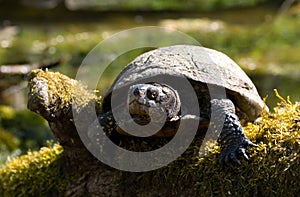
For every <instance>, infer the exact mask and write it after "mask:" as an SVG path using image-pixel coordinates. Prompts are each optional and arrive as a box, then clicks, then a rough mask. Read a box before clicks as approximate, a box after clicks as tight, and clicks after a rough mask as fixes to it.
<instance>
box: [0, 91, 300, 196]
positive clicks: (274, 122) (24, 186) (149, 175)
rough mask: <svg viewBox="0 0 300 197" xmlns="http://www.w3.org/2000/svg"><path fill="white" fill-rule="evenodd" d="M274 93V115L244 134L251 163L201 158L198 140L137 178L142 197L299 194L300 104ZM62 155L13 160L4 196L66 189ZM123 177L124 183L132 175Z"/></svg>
mask: <svg viewBox="0 0 300 197" xmlns="http://www.w3.org/2000/svg"><path fill="white" fill-rule="evenodd" d="M276 94H277V97H278V98H279V99H280V103H279V104H278V106H277V107H276V108H274V112H272V113H269V114H268V113H263V114H262V119H261V121H260V123H259V124H258V123H249V124H248V125H247V126H245V127H244V129H245V133H246V135H247V136H248V137H249V138H250V139H251V140H252V141H253V142H255V143H257V144H258V147H254V148H250V149H249V150H248V151H247V152H248V153H249V156H250V162H249V163H248V162H246V161H245V160H242V163H243V165H242V166H241V167H235V168H229V167H226V168H222V167H221V166H220V164H219V162H218V156H219V151H220V148H219V146H217V145H216V146H215V147H214V148H213V149H212V150H211V152H210V153H209V154H207V155H206V156H205V157H203V158H199V156H198V151H199V146H200V145H201V142H202V141H201V139H198V138H197V139H195V140H194V142H193V144H192V145H191V146H190V147H189V148H188V150H187V151H186V152H185V153H184V154H183V155H182V156H180V157H179V158H178V159H177V160H176V161H174V162H172V163H171V164H169V165H168V166H166V167H164V168H161V169H158V170H155V171H151V172H145V173H137V174H135V175H136V178H135V180H136V181H137V183H136V185H135V184H134V185H135V187H137V188H136V191H138V192H139V193H140V194H141V196H145V193H147V191H146V190H147V189H149V190H150V191H153V192H158V191H159V192H160V193H161V194H164V192H165V193H166V194H167V193H169V194H170V192H171V193H172V194H193V195H195V194H198V195H201V196H228V195H234V196H275V195H276V196H296V195H297V194H298V192H299V188H300V182H299V181H298V178H299V176H300V171H299V165H300V132H299V131H300V103H298V102H296V103H291V102H290V101H289V98H287V99H283V98H282V97H281V96H280V95H279V94H278V93H277V92H276ZM158 141H159V140H158ZM124 143H126V142H124ZM147 143H149V142H147ZM61 155H62V148H61V147H60V146H59V145H54V146H53V147H51V148H43V149H41V150H40V151H39V152H30V153H28V154H27V155H26V156H22V157H19V158H16V159H14V160H12V161H11V162H10V163H8V164H7V165H6V166H5V167H4V168H3V169H1V171H0V179H1V184H2V185H0V192H4V194H6V195H9V194H24V193H27V194H29V195H30V194H46V193H47V194H49V193H51V192H53V191H55V192H58V191H62V190H59V189H57V188H58V187H61V185H64V184H62V183H65V182H64V181H65V180H66V179H64V176H63V175H62V174H61V173H60V170H59V169H61V167H60V166H61V165H65V164H62V163H59V162H58V161H59V160H60V158H61ZM119 175H120V176H121V177H123V179H124V181H126V180H127V179H128V177H130V176H131V175H132V173H129V172H123V173H120V174H119ZM121 180H122V179H121ZM29 185H30V186H29ZM133 187H134V186H133ZM141 188H142V189H141ZM144 191H145V193H143V192H144ZM148 192H149V191H148Z"/></svg>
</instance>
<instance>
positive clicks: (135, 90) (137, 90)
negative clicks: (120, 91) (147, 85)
mask: <svg viewBox="0 0 300 197" xmlns="http://www.w3.org/2000/svg"><path fill="white" fill-rule="evenodd" d="M133 95H134V96H140V90H139V88H135V89H134V90H133Z"/></svg>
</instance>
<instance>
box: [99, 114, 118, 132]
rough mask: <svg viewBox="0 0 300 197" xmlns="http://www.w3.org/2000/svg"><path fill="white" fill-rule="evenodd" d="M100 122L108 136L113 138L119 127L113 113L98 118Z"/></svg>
mask: <svg viewBox="0 0 300 197" xmlns="http://www.w3.org/2000/svg"><path fill="white" fill-rule="evenodd" d="M98 121H99V123H100V125H101V127H102V129H103V131H104V133H105V134H106V135H107V136H111V135H112V134H113V131H114V130H115V129H116V127H117V124H116V121H115V119H114V116H113V114H112V111H108V112H106V113H104V114H102V115H100V116H98Z"/></svg>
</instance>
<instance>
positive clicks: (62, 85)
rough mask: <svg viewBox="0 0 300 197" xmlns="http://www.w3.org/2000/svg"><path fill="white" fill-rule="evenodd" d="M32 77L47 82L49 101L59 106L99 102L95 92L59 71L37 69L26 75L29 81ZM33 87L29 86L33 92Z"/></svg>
mask: <svg viewBox="0 0 300 197" xmlns="http://www.w3.org/2000/svg"><path fill="white" fill-rule="evenodd" d="M33 78H35V80H38V81H39V82H41V83H44V84H47V88H48V91H47V93H48V98H49V103H52V104H54V103H55V104H56V106H60V107H61V108H69V107H70V106H71V105H72V104H76V106H80V107H82V108H84V107H85V106H86V105H88V104H89V102H90V101H95V102H96V104H100V98H99V97H97V96H96V95H95V92H92V91H87V87H86V86H85V85H83V84H82V83H80V82H78V81H76V80H74V79H70V78H69V77H67V76H65V75H63V74H61V73H59V72H47V71H46V72H44V71H42V70H40V69H37V70H33V71H32V72H31V73H30V74H29V76H28V80H29V81H30V80H31V79H33ZM35 89H36V87H32V88H31V92H32V93H33V94H34V92H36V90H35ZM57 99H59V100H57Z"/></svg>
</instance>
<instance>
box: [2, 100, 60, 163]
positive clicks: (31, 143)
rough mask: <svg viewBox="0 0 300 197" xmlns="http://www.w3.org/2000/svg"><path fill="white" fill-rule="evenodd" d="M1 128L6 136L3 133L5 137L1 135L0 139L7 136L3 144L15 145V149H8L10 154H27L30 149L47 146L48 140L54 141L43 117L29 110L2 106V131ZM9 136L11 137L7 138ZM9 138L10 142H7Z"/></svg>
mask: <svg viewBox="0 0 300 197" xmlns="http://www.w3.org/2000/svg"><path fill="white" fill-rule="evenodd" d="M1 128H2V129H3V130H5V132H4V134H3V132H2V134H3V135H1V134H0V138H1V136H2V137H5V136H6V138H5V139H3V140H2V144H6V145H7V144H9V143H12V144H15V146H14V148H9V149H6V150H7V151H10V152H13V151H14V150H16V149H19V150H20V151H21V152H25V153H26V152H27V151H28V150H29V149H30V150H37V149H39V148H40V147H42V146H44V145H46V141H47V140H53V139H54V138H53V135H52V133H51V132H50V129H49V126H48V123H47V122H46V121H45V120H44V119H43V118H42V117H40V116H39V115H37V114H35V113H33V112H30V111H29V110H22V111H16V110H15V109H13V108H12V107H10V106H4V105H2V106H0V130H1ZM8 135H9V136H10V137H7V136H8ZM8 138H9V139H10V140H6V139H8ZM0 146H1V139H0ZM10 147H12V146H11V145H10ZM2 156H3V154H2ZM5 157H7V156H5ZM5 157H2V159H4V158H5Z"/></svg>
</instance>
